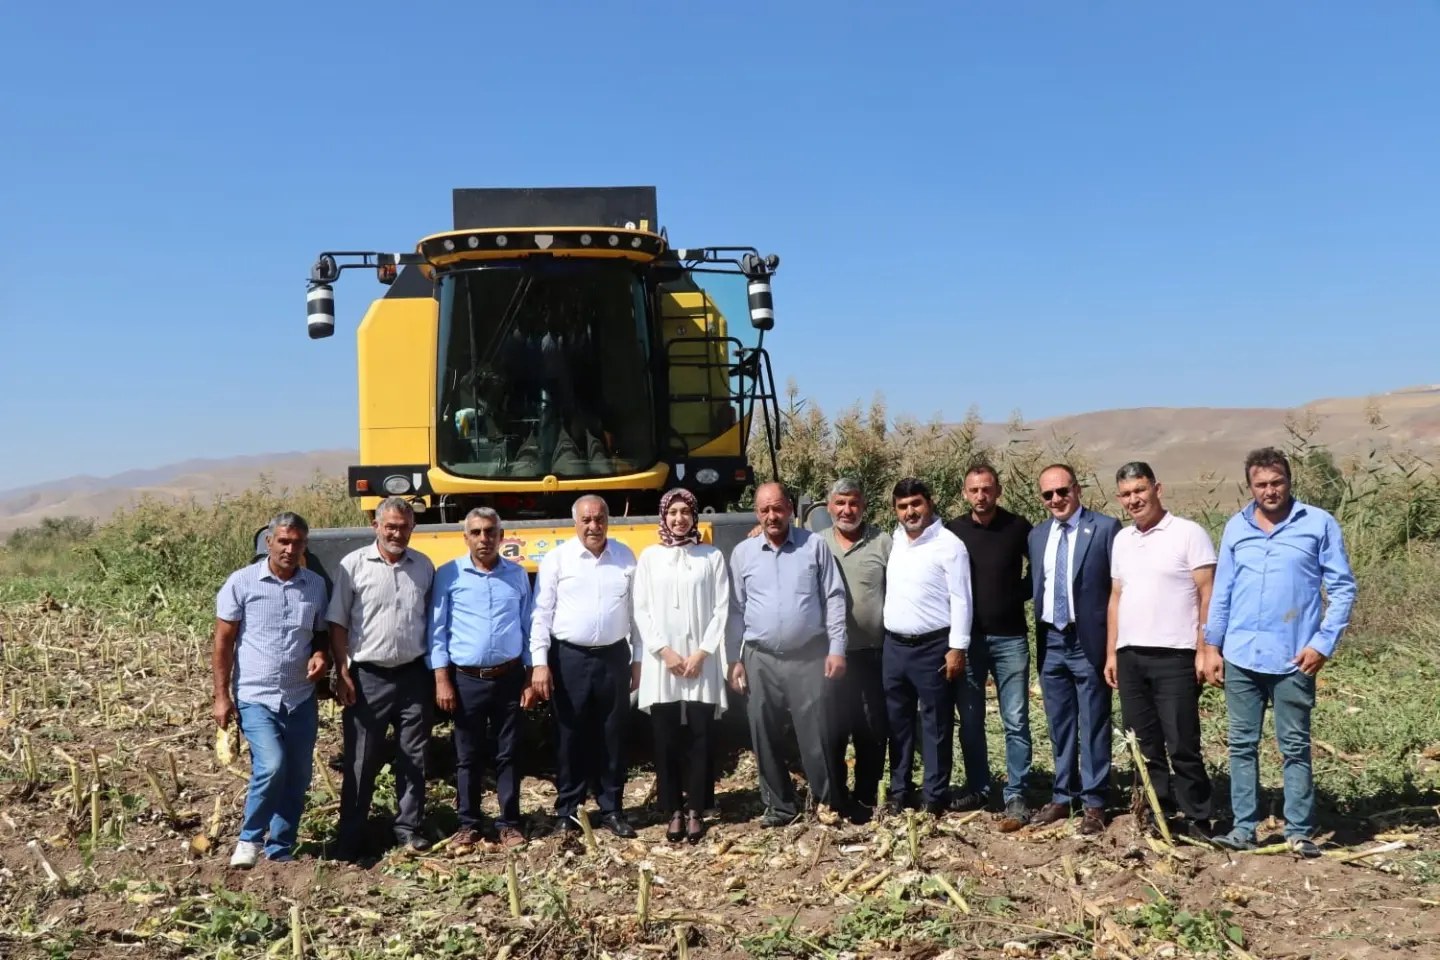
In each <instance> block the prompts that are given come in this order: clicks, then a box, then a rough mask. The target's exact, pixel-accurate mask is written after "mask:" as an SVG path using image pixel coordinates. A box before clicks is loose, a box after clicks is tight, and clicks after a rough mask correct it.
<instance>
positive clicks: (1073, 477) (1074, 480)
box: [1035, 463, 1080, 487]
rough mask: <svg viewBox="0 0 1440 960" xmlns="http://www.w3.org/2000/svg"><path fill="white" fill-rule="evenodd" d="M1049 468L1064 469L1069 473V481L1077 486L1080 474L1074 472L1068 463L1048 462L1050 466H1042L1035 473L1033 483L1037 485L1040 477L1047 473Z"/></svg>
mask: <svg viewBox="0 0 1440 960" xmlns="http://www.w3.org/2000/svg"><path fill="white" fill-rule="evenodd" d="M1051 470H1064V471H1065V472H1066V473H1068V474H1070V482H1071V483H1073V484H1075V485H1076V486H1077V487H1078V486H1079V485H1080V475H1079V474H1078V473H1076V472H1075V468H1074V467H1072V466H1070V464H1068V463H1052V464H1050V466H1048V467H1045V468H1043V469H1042V470H1041V471H1040V472H1039V473H1037V474H1035V483H1036V484H1037V485H1038V484H1039V483H1040V478H1041V477H1043V476H1044V475H1045V474H1047V473H1049V472H1050V471H1051Z"/></svg>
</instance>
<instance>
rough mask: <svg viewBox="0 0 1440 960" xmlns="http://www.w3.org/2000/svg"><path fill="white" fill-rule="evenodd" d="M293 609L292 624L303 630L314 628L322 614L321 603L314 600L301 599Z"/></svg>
mask: <svg viewBox="0 0 1440 960" xmlns="http://www.w3.org/2000/svg"><path fill="white" fill-rule="evenodd" d="M293 610H294V614H293V619H292V620H291V621H290V624H289V625H290V626H292V627H299V628H300V629H301V630H311V629H314V627H315V621H316V619H317V618H318V617H319V616H320V604H318V603H316V602H314V601H313V600H301V601H300V602H299V603H297V604H295V605H294V607H293Z"/></svg>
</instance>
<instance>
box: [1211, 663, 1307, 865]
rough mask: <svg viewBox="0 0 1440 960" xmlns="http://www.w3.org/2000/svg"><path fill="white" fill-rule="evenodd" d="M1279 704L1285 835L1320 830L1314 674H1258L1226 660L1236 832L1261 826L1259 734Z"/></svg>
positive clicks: (1252, 831) (1277, 734)
mask: <svg viewBox="0 0 1440 960" xmlns="http://www.w3.org/2000/svg"><path fill="white" fill-rule="evenodd" d="M1271 704H1273V705H1274V709H1275V741H1276V743H1277V745H1278V746H1279V747H1280V756H1281V757H1282V758H1283V759H1284V765H1283V771H1284V781H1285V836H1286V837H1287V838H1289V837H1310V836H1313V835H1314V833H1315V777H1314V774H1313V773H1312V771H1311V769H1310V711H1311V710H1312V709H1313V708H1314V706H1315V678H1314V677H1308V676H1306V675H1305V674H1303V673H1301V672H1300V671H1298V670H1296V671H1295V672H1294V673H1256V672H1255V671H1254V670H1246V669H1245V668H1244V667H1237V666H1236V665H1235V664H1233V663H1230V662H1229V661H1228V660H1227V661H1226V662H1225V709H1226V710H1227V711H1228V712H1229V714H1230V809H1231V810H1232V811H1233V812H1234V814H1235V832H1236V833H1243V834H1246V835H1248V836H1249V837H1251V838H1252V839H1253V838H1254V836H1255V828H1256V827H1257V826H1259V825H1260V732H1261V728H1262V727H1263V726H1264V723H1265V707H1266V706H1267V705H1271Z"/></svg>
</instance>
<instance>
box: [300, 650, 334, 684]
mask: <svg viewBox="0 0 1440 960" xmlns="http://www.w3.org/2000/svg"><path fill="white" fill-rule="evenodd" d="M329 669H330V657H329V656H327V655H326V654H324V653H322V652H320V651H318V650H317V651H315V652H314V653H312V654H310V661H309V662H308V663H306V664H305V679H306V680H309V681H310V682H311V683H315V682H316V681H317V680H319V679H320V678H321V677H323V676H325V672H326V671H327V670H329Z"/></svg>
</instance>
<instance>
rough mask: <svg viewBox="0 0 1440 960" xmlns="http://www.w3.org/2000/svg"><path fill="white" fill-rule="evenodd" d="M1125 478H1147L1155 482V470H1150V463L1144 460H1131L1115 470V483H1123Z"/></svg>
mask: <svg viewBox="0 0 1440 960" xmlns="http://www.w3.org/2000/svg"><path fill="white" fill-rule="evenodd" d="M1126 480H1149V481H1150V482H1151V483H1155V482H1156V480H1155V471H1154V470H1151V469H1150V464H1148V463H1146V462H1145V461H1144V460H1131V461H1130V462H1129V463H1127V464H1125V466H1123V467H1121V468H1120V469H1119V470H1116V471H1115V482H1116V483H1124V482H1125V481H1126Z"/></svg>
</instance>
